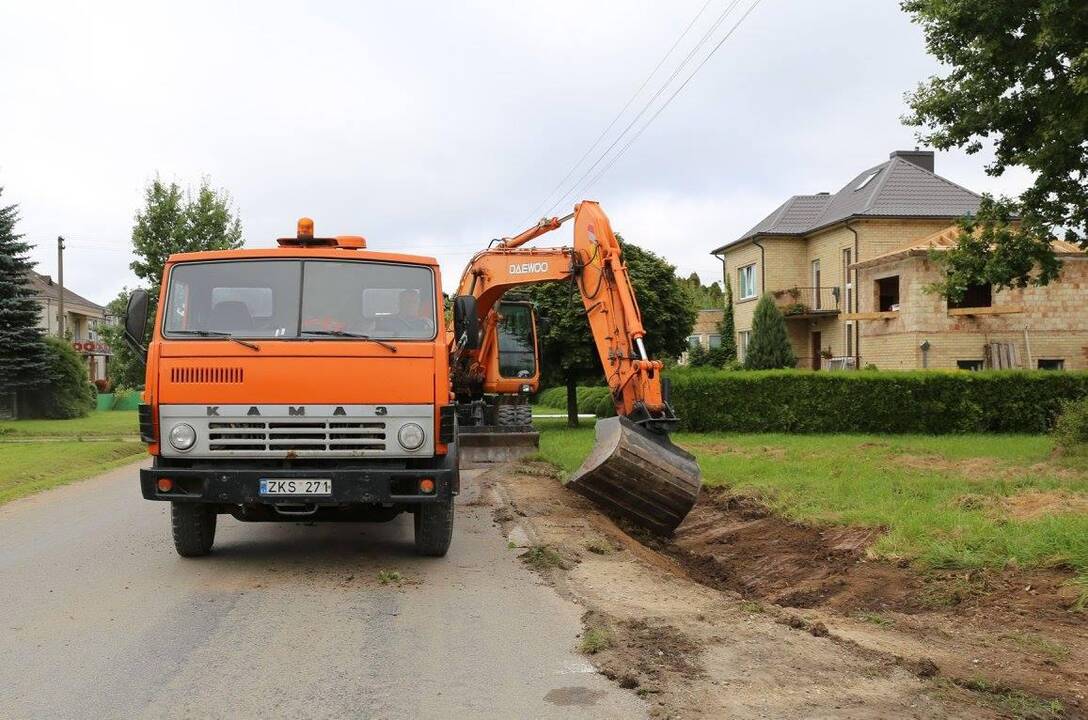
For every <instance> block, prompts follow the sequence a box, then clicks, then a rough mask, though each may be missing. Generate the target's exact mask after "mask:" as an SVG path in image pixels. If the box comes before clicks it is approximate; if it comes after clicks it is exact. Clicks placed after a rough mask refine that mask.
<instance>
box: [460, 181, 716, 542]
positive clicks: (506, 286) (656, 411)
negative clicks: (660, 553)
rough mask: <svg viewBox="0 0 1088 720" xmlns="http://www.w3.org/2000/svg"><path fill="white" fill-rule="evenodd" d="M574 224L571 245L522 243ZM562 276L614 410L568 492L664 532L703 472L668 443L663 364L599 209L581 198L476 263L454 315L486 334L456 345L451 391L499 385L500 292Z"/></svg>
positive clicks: (670, 425) (691, 498)
mask: <svg viewBox="0 0 1088 720" xmlns="http://www.w3.org/2000/svg"><path fill="white" fill-rule="evenodd" d="M571 218H573V220H574V241H573V243H572V246H571V247H560V248H539V249H538V248H528V247H524V245H525V244H526V243H528V242H529V241H531V240H533V239H535V238H537V237H539V236H541V235H543V234H545V233H547V232H550V231H552V230H555V229H556V228H558V227H560V226H561V225H562V224H563V223H564V222H565V221H566V220H568V219H571ZM556 280H568V281H571V282H572V284H573V286H574V287H576V288H577V291H578V293H579V295H580V296H581V298H582V303H583V306H584V308H585V313H586V320H587V322H588V324H589V327H590V330H591V333H592V336H593V342H594V345H595V346H596V350H597V355H598V357H599V358H600V361H601V365H602V366H603V368H604V372H605V376H606V378H607V381H608V386H609V389H610V390H611V393H612V400H613V403H614V404H615V407H616V412H617V414H618V417H615V418H608V419H604V420H599V421H598V422H597V428H596V434H597V443H596V445H595V447H594V449H593V451H592V452H591V453H590V455H589V457H588V458H586V461H585V462H584V463H583V465H582V467H581V468H579V470H578V471H577V472H576V473H574V475H572V476H571V478H570V480H569V481H568V483H567V484H568V487H570V488H571V489H573V490H575V491H577V492H579V493H581V494H582V495H585V496H586V497H589V498H590V499H592V500H594V501H596V502H597V503H599V504H601V505H603V506H604V507H605V508H607V509H609V510H611V511H613V512H614V513H615V514H619V515H622V516H624V517H627V518H629V519H631V520H633V521H635V522H637V523H639V524H640V525H643V526H645V527H647V528H649V529H651V530H653V531H655V532H658V533H668V532H670V531H672V530H673V529H674V528H675V527H676V526H677V525H678V524H679V523H680V521H681V520H683V519H684V516H686V515H687V513H688V512H689V511H690V510H691V507H692V506H693V505H694V503H695V499H696V497H697V496H698V493H699V487H700V473H699V466H698V464H697V463H696V462H695V459H694V457H693V456H692V455H690V454H689V453H687V452H685V451H684V450H682V449H680V448H678V447H676V446H675V445H673V444H672V442H671V441H670V440H669V439H668V433H669V432H671V431H672V430H673V429H674V428H675V426H676V423H677V418H676V415H675V413H674V412H673V410H672V408H671V407H670V406H669V403H668V401H667V399H666V398H665V397H664V392H663V383H662V378H661V369H662V364H661V363H660V362H659V361H656V360H651V359H650V357H649V355H648V354H647V352H646V347H645V343H644V340H643V338H644V337H645V335H646V330H645V328H644V327H643V324H642V316H641V314H640V311H639V307H638V302H637V300H636V298H635V294H634V290H633V288H632V286H631V281H630V278H629V277H628V274H627V267H626V265H624V263H623V257H622V252H621V248H620V245H619V242H618V240H617V239H616V236H615V234H614V233H613V232H612V227H611V224H610V223H609V221H608V217H607V216H606V215H605V214H604V212H603V211H602V210H601V209H600V206H599V205H598V204H597V203H595V202H590V201H584V202H581V203H579V204H578V205H576V206H575V208H574V212H573V213H572V214H571V215H568V216H567V217H566V218H562V219H560V218H551V219H545V220H541V221H540V223H538V224H537V225H535V226H533V227H532V228H529V229H528V230H526V231H524V232H522V233H520V234H519V235H517V236H514V237H512V238H509V239H506V240H503V241H502V242H500V243H498V244H497V245H494V246H492V247H490V248H488V249H486V250H483V251H481V252H479V253H477V254H476V255H475V256H474V257H473V258H472V260H471V261H470V263H469V265H468V266H467V267H466V268H465V272H464V274H463V275H462V277H461V281H460V284H459V287H458V297H457V300H456V301H455V318H456V317H457V314H458V312H461V313H469V314H472V315H473V316H474V317H473V318H472V319H473V321H474V322H473V323H471V324H472V326H473V327H475V328H483V331H482V333H481V332H479V331H478V330H473V331H471V332H476V333H478V334H479V335H480V337H469V336H468V335H469V334H471V333H467V334H463V337H461V338H457V339H455V342H454V350H453V352H454V355H455V357H456V358H457V362H454V363H452V370H451V371H452V373H453V386H454V391H455V392H456V393H459V395H461V394H465V393H466V392H468V391H469V389H471V388H473V387H482V386H483V385H484V384H489V385H490V386H492V387H496V386H497V383H498V380H497V379H496V378H495V375H496V370H495V367H496V363H495V362H494V361H489V360H488V357H489V353H493V352H494V349H495V347H496V345H495V342H496V341H495V339H494V337H493V333H494V332H495V328H496V327H497V322H496V316H497V305H498V303H499V301H500V299H501V298H502V296H503V295H504V294H505V293H506V292H507V291H508V290H510V289H513V288H516V287H520V286H524V285H532V284H537V283H542V282H552V281H556ZM467 299H471V301H468V300H467ZM462 325H464V323H462ZM457 332H458V333H459V334H461V331H460V330H458V331H457ZM481 348H482V349H483V350H484V351H485V352H483V353H481ZM533 382H535V378H534V379H533ZM533 389H535V386H534V387H533Z"/></svg>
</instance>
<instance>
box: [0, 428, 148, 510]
mask: <svg viewBox="0 0 1088 720" xmlns="http://www.w3.org/2000/svg"><path fill="white" fill-rule="evenodd" d="M137 434H138V430H137V423H136V413H135V412H134V411H116V412H93V413H91V414H90V415H88V416H87V417H84V418H76V419H74V420H16V421H4V422H0V504H3V503H5V502H8V501H9V500H14V499H15V498H18V497H22V496H24V495H29V494H31V493H35V492H39V491H41V490H45V489H47V488H51V487H56V486H57V485H64V484H65V483H69V482H72V481H74V480H82V479H83V478H87V477H91V476H92V475H97V474H98V473H101V472H105V471H106V470H109V469H110V468H113V467H117V466H119V465H123V464H125V463H128V462H132V461H134V460H136V459H138V458H140V457H142V456H144V455H145V454H146V452H147V450H146V448H145V446H144V445H143V443H141V442H139V441H137V440H136V436H137ZM83 438H86V440H83Z"/></svg>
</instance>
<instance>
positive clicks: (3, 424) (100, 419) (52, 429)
mask: <svg viewBox="0 0 1088 720" xmlns="http://www.w3.org/2000/svg"><path fill="white" fill-rule="evenodd" d="M139 434H140V428H139V423H138V421H137V419H136V411H135V410H109V411H103V410H94V411H92V412H91V414H90V415H88V416H87V417H82V418H75V419H72V420H0V440H15V439H19V438H22V437H58V438H59V437H64V438H78V437H130V438H134V437H136V436H138V435H139Z"/></svg>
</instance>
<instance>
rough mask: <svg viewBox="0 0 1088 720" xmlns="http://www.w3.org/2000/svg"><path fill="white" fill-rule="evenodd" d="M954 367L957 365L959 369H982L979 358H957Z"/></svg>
mask: <svg viewBox="0 0 1088 720" xmlns="http://www.w3.org/2000/svg"><path fill="white" fill-rule="evenodd" d="M956 367H958V368H959V369H960V370H981V369H982V361H981V360H957V361H956Z"/></svg>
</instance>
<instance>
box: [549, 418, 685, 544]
mask: <svg viewBox="0 0 1088 720" xmlns="http://www.w3.org/2000/svg"><path fill="white" fill-rule="evenodd" d="M596 436H597V442H596V444H595V445H594V447H593V450H592V451H591V452H590V454H589V456H588V457H587V458H586V460H585V462H583V463H582V466H581V467H580V468H579V469H578V471H577V472H576V473H574V475H573V476H571V478H570V479H569V480H568V481H567V487H568V488H570V489H571V490H574V491H575V492H577V493H579V494H580V495H584V496H585V497H587V498H589V499H590V500H592V501H594V502H595V503H597V504H598V505H600V506H601V507H603V508H604V509H605V510H606V511H607V512H609V513H611V514H614V515H619V516H621V517H624V518H626V519H628V520H630V521H632V522H634V523H636V524H638V525H640V526H642V527H644V528H646V529H647V530H650V531H651V532H654V533H657V534H659V535H669V534H671V533H672V531H673V530H675V529H676V526H677V525H679V524H680V523H681V521H683V519H684V517H685V516H686V515H687V514H688V512H690V511H691V508H692V507H693V506H694V505H695V501H696V499H698V497H699V488H700V485H701V471H700V470H699V464H698V463H697V462H696V461H695V456H694V455H692V454H691V453H689V452H687V451H686V450H683V449H681V448H679V447H677V446H676V445H674V444H673V443H672V442H671V441H670V440H669V439H668V437H667V436H666V435H659V434H656V433H653V432H650V431H649V430H645V429H644V428H642V427H641V426H639V425H638V424H636V423H634V422H632V421H631V420H628V419H627V418H625V417H622V416H621V417H613V418H606V419H603V420H598V421H597V426H596Z"/></svg>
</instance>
